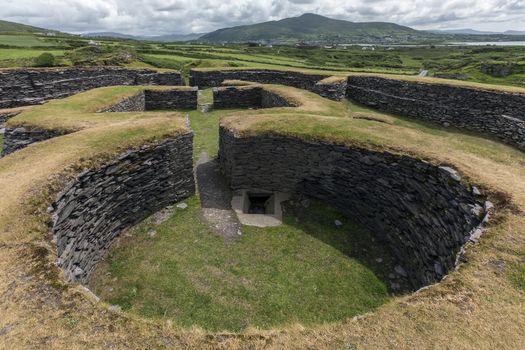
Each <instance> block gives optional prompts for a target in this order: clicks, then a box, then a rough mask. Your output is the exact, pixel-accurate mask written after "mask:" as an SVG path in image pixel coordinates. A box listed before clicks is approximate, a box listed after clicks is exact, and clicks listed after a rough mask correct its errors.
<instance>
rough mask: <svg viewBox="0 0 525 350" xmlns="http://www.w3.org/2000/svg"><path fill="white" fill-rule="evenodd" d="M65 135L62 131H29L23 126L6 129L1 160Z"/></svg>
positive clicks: (0, 155)
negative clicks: (35, 144)
mask: <svg viewBox="0 0 525 350" xmlns="http://www.w3.org/2000/svg"><path fill="white" fill-rule="evenodd" d="M63 134H64V133H63V132H61V131H54V130H40V129H29V128H26V127H23V126H20V127H16V128H6V129H5V133H4V146H3V148H2V153H1V154H0V158H1V157H4V156H6V155H8V154H10V153H13V152H15V151H18V150H19V149H22V148H24V147H27V146H29V145H30V144H32V143H35V142H40V141H44V140H47V139H51V138H53V137H57V136H60V135H63Z"/></svg>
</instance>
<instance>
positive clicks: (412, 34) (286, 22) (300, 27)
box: [199, 13, 434, 43]
mask: <svg viewBox="0 0 525 350" xmlns="http://www.w3.org/2000/svg"><path fill="white" fill-rule="evenodd" d="M433 36H434V34H432V33H428V32H422V31H417V30H415V29H412V28H409V27H405V26H401V25H397V24H394V23H387V22H348V21H343V20H337V19H331V18H328V17H323V16H320V15H315V14H311V13H307V14H304V15H302V16H299V17H293V18H286V19H282V20H279V21H270V22H264V23H258V24H252V25H244V26H238V27H232V28H225V29H219V30H216V31H214V32H211V33H208V34H206V35H203V36H202V37H200V38H199V41H207V42H215V43H217V42H258V41H259V42H260V41H267V42H278V41H282V42H347V43H348V42H359V43H364V42H370V43H389V42H411V41H416V40H422V39H428V38H432V37H433Z"/></svg>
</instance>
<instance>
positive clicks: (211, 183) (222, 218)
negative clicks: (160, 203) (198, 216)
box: [195, 152, 242, 244]
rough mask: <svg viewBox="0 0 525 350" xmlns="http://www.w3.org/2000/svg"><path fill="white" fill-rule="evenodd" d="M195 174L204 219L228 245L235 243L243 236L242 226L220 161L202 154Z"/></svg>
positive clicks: (204, 153)
mask: <svg viewBox="0 0 525 350" xmlns="http://www.w3.org/2000/svg"><path fill="white" fill-rule="evenodd" d="M195 173H196V180H197V189H198V192H199V197H200V201H201V207H202V214H203V216H204V219H205V220H206V221H207V222H208V223H209V224H210V227H211V228H212V229H213V230H214V231H215V232H216V233H218V234H220V235H222V236H223V237H224V242H225V243H226V244H229V243H233V241H235V239H237V238H238V237H240V236H241V235H242V231H241V224H240V223H239V220H237V217H236V215H235V213H234V212H233V210H232V208H231V198H232V194H231V191H230V189H229V187H228V185H227V183H226V180H225V179H224V177H223V176H222V175H221V173H220V171H219V163H218V161H217V160H216V159H210V157H209V156H208V153H206V152H203V153H201V154H200V156H199V160H198V161H197V165H196V171H195Z"/></svg>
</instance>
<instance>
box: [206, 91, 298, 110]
mask: <svg viewBox="0 0 525 350" xmlns="http://www.w3.org/2000/svg"><path fill="white" fill-rule="evenodd" d="M294 106H295V105H294V104H292V103H290V102H289V101H288V100H286V98H284V97H282V96H281V95H279V94H276V93H274V92H271V91H268V90H266V89H264V88H263V87H260V86H253V87H252V86H242V87H235V86H227V87H220V88H214V89H213V108H216V109H220V108H272V107H294Z"/></svg>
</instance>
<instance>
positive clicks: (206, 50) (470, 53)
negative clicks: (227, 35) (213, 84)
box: [0, 35, 525, 87]
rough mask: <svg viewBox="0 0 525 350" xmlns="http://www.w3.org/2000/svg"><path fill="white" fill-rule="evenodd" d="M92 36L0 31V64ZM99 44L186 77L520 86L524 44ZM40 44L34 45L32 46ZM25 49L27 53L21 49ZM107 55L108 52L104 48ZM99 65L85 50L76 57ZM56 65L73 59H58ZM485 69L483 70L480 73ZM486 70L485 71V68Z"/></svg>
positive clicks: (24, 61)
mask: <svg viewBox="0 0 525 350" xmlns="http://www.w3.org/2000/svg"><path fill="white" fill-rule="evenodd" d="M90 40H91V39H88V38H82V37H74V36H69V37H67V36H57V37H37V36H34V35H0V45H10V46H16V47H18V49H17V50H13V51H5V52H1V53H0V68H1V67H16V66H17V65H18V66H31V65H32V61H31V60H30V58H31V57H34V56H35V55H37V53H38V52H44V51H45V49H42V48H41V47H42V46H49V47H50V49H51V48H52V47H53V46H60V48H61V49H62V48H64V49H65V52H64V54H65V55H66V56H68V55H69V53H70V52H72V51H73V50H76V49H78V48H80V47H85V46H87V45H88V42H89V41H90ZM96 40H97V41H99V42H100V44H101V47H104V48H113V49H115V50H120V51H122V50H128V51H129V52H131V53H132V55H133V57H134V59H135V61H134V62H119V60H111V59H110V60H109V61H110V62H115V64H117V65H119V64H120V65H126V66H135V67H138V66H140V67H156V68H164V69H176V70H180V71H182V72H183V73H184V74H185V75H186V76H187V74H188V71H189V69H190V68H206V67H226V68H232V67H233V68H235V67H253V68H267V69H276V68H280V69H291V70H294V69H311V70H326V71H331V72H340V73H345V72H373V73H392V74H404V75H416V74H418V73H419V72H420V71H421V70H428V71H429V75H430V76H441V75H444V76H448V77H453V78H456V79H460V80H465V81H473V82H483V83H489V84H501V85H512V86H521V87H523V86H525V63H524V62H525V52H524V49H523V47H503V46H500V47H489V46H479V47H456V46H455V47H440V46H432V45H428V46H422V47H396V46H392V47H386V46H384V47H375V48H374V50H371V49H363V48H362V47H359V46H352V47H347V48H341V47H339V48H329V49H327V48H307V49H305V48H297V47H292V46H274V47H266V46H254V45H242V44H230V45H208V44H206V45H204V44H189V43H183V44H174V43H173V44H168V43H152V42H139V41H132V40H117V39H107V38H106V39H96ZM36 46H38V47H39V48H38V49H36V50H35V48H34V47H36ZM25 50H27V52H24V51H25ZM104 55H107V52H106V53H104ZM90 60H92V61H93V64H101V62H108V60H105V59H104V60H97V59H96V57H94V56H93V55H88V57H86V60H85V61H83V60H79V62H84V63H89V61H90ZM58 63H59V64H60V65H71V64H72V62H71V61H68V60H67V59H65V60H58ZM487 65H488V66H489V68H490V66H496V67H497V66H498V65H499V66H501V65H511V66H513V68H512V69H511V71H510V73H509V75H507V74H505V76H499V74H498V73H490V69H489V70H487V69H485V68H484V67H485V66H487ZM484 72H485V73H484ZM487 72H489V73H487Z"/></svg>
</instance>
